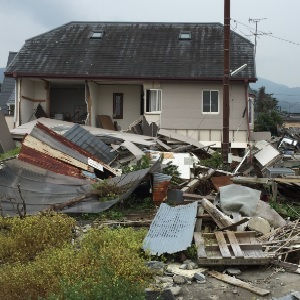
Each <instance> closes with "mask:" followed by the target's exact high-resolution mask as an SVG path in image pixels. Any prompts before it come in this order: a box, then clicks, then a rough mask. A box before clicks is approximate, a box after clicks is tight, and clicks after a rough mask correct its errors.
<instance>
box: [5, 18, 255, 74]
mask: <svg viewBox="0 0 300 300" xmlns="http://www.w3.org/2000/svg"><path fill="white" fill-rule="evenodd" d="M95 30H103V31H104V35H103V37H102V39H90V36H91V34H92V32H93V31H95ZM181 31H190V32H191V35H192V38H191V40H180V39H179V33H180V32H181ZM223 34H224V33H223V25H222V24H220V23H105V22H70V23H67V24H65V25H63V26H61V27H58V28H56V29H53V30H51V31H49V32H46V33H44V34H41V35H39V36H36V37H33V38H31V39H28V40H27V41H26V43H25V45H24V46H23V48H22V49H21V50H20V51H19V53H18V55H17V56H16V58H15V60H14V61H13V63H12V64H11V65H10V66H9V68H8V70H7V72H8V73H9V75H10V76H12V74H13V72H17V73H18V74H17V76H34V77H44V76H47V75H48V77H51V76H53V77H71V78H72V77H78V78H94V79H95V78H112V79H113V78H130V79H132V78H144V79H195V80H197V79H203V78H205V79H219V80H221V79H222V76H223ZM253 49H254V46H253V44H252V43H251V42H250V41H249V40H247V39H246V38H244V37H242V36H240V35H238V34H237V33H235V32H231V66H230V67H231V69H232V70H235V69H237V68H238V67H240V66H241V65H243V64H245V63H246V64H248V67H247V68H246V69H244V70H243V71H242V72H240V73H239V74H238V75H236V76H235V77H237V78H238V77H240V78H250V80H254V79H255V77H256V74H255V63H254V51H253Z"/></svg>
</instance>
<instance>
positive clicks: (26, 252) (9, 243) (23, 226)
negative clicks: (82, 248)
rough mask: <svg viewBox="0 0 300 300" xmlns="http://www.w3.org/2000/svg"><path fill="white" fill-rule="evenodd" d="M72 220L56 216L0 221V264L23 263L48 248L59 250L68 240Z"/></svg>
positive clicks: (4, 219) (37, 216)
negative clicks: (0, 262) (57, 248)
mask: <svg viewBox="0 0 300 300" xmlns="http://www.w3.org/2000/svg"><path fill="white" fill-rule="evenodd" d="M75 224H76V222H75V220H74V219H72V218H70V217H68V216H66V215H64V214H58V213H47V214H38V215H35V216H27V217H25V218H22V219H20V218H19V217H14V218H11V217H4V218H3V217H1V218H0V245H1V247H0V261H2V262H4V263H7V262H17V261H20V262H27V261H30V260H32V259H34V257H35V256H36V254H38V253H39V252H42V251H43V250H45V249H46V248H49V247H59V246H61V245H63V244H64V243H65V242H66V241H68V242H70V241H71V238H72V228H74V226H75Z"/></svg>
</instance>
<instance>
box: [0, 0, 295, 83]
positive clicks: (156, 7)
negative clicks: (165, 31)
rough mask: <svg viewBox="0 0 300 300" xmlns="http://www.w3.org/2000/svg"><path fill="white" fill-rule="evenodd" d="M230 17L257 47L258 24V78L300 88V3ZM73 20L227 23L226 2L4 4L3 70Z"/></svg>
mask: <svg viewBox="0 0 300 300" xmlns="http://www.w3.org/2000/svg"><path fill="white" fill-rule="evenodd" d="M231 19H232V20H231V28H232V30H234V31H236V32H237V33H239V34H241V35H243V36H245V37H247V38H248V39H250V40H251V41H252V42H253V43H254V42H255V39H254V33H255V28H256V24H257V29H258V32H257V33H258V34H259V35H257V51H256V66H257V76H258V77H262V78H265V79H268V80H271V81H274V82H276V83H280V84H285V85H287V86H289V87H300V76H299V73H300V72H299V70H300V34H299V28H300V0H285V1H283V0H251V1H247V0H231ZM249 19H252V20H257V21H258V22H257V23H255V22H251V21H250V22H249ZM70 21H140V22H220V23H224V0H184V1H182V0H180V1H179V0H105V1H104V0H0V29H1V31H0V36H1V38H0V67H5V66H6V63H7V57H8V52H9V51H19V50H20V48H21V47H22V46H23V44H24V43H25V40H26V39H28V38H31V37H33V36H35V35H38V34H41V33H44V32H46V31H49V30H51V29H53V28H56V27H59V26H61V25H63V24H65V23H67V22H70Z"/></svg>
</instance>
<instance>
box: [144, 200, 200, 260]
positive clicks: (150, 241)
mask: <svg viewBox="0 0 300 300" xmlns="http://www.w3.org/2000/svg"><path fill="white" fill-rule="evenodd" d="M197 205H198V203H197V202H193V203H191V204H187V205H179V206H175V207H171V206H169V205H167V204H165V203H162V204H161V205H160V207H159V210H158V212H157V214H156V216H155V217H154V219H153V221H152V223H151V226H150V229H149V231H148V234H147V235H146V237H145V239H144V241H143V249H144V250H145V251H146V250H148V251H150V253H151V254H152V255H161V254H163V253H175V252H179V251H183V250H186V249H187V248H188V247H189V246H190V245H191V243H192V240H193V232H194V227H195V223H196V214H197Z"/></svg>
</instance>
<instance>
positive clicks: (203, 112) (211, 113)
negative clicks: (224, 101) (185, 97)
mask: <svg viewBox="0 0 300 300" xmlns="http://www.w3.org/2000/svg"><path fill="white" fill-rule="evenodd" d="M205 92H209V93H210V100H209V101H210V104H209V107H210V111H204V93H205ZM212 92H217V93H218V111H211V105H212V104H211V93H212ZM202 114H205V115H206V114H210V115H218V114H220V91H219V90H203V91H202Z"/></svg>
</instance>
